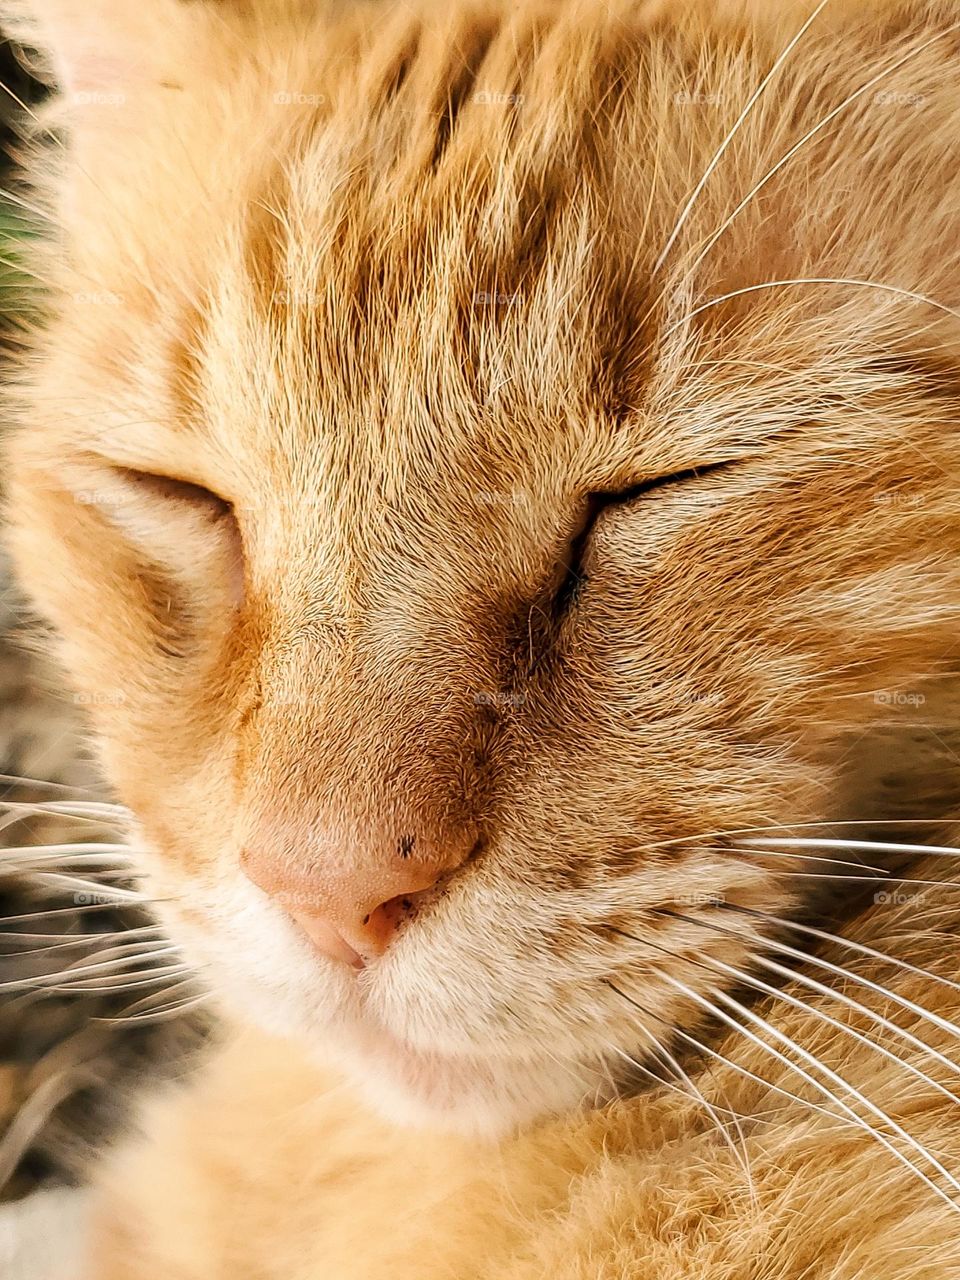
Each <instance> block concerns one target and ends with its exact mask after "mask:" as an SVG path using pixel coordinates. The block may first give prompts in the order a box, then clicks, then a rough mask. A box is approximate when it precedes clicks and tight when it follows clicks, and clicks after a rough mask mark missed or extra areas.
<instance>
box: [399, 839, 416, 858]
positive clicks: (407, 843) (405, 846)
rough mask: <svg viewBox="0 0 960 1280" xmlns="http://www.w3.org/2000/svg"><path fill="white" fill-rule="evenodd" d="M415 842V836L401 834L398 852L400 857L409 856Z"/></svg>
mask: <svg viewBox="0 0 960 1280" xmlns="http://www.w3.org/2000/svg"><path fill="white" fill-rule="evenodd" d="M416 842H417V837H416V836H401V837H400V844H399V847H398V852H399V854H400V857H401V858H409V857H410V855H411V853H413V846H414V845H415V844H416Z"/></svg>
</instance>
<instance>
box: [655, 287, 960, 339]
mask: <svg viewBox="0 0 960 1280" xmlns="http://www.w3.org/2000/svg"><path fill="white" fill-rule="evenodd" d="M802 284H823V285H828V284H832V285H843V286H845V287H846V286H849V287H851V288H857V289H877V290H879V292H881V293H890V294H893V295H895V296H896V297H899V298H906V299H907V300H908V301H910V302H919V303H922V304H923V305H924V306H928V307H933V308H934V309H935V310H937V311H942V312H943V314H944V315H948V316H950V317H951V318H952V319H954V320H960V311H955V310H954V309H953V308H952V307H948V306H946V304H945V303H942V302H938V301H937V300H936V299H935V298H929V297H927V296H926V294H923V293H915V292H914V291H913V290H912V289H902V288H900V287H899V286H898V285H893V284H885V283H883V281H880V280H857V279H847V278H845V277H843V276H796V277H794V278H793V279H785V280H763V281H761V282H760V283H759V284H748V285H744V287H743V288H741V289H731V290H730V291H729V292H728V293H722V294H720V295H719V296H718V297H716V298H710V299H708V301H706V302H701V303H700V304H699V306H696V307H694V308H693V310H692V311H688V312H687V314H686V315H685V316H681V318H680V319H679V320H675V321H674V323H673V324H671V325H669V326H668V327H667V328H666V329H665V330H664V331H663V333H662V334H661V335H660V337H661V340H665V339H667V338H669V337H670V335H671V334H672V333H674V332H676V330H677V329H679V328H680V327H681V326H682V325H686V324H689V322H690V321H691V320H693V319H694V317H695V316H698V315H701V314H702V313H703V312H704V311H709V310H710V309H711V308H712V307H718V306H720V305H721V303H724V302H729V301H730V300H731V298H742V297H745V296H746V295H747V294H748V293H758V292H760V291H761V290H764V289H782V288H785V287H788V286H792V285H802Z"/></svg>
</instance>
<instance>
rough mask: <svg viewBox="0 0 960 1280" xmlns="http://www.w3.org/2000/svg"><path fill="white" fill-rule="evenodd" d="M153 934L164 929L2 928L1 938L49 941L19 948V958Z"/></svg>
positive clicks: (141, 926)
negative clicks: (68, 931) (57, 930)
mask: <svg viewBox="0 0 960 1280" xmlns="http://www.w3.org/2000/svg"><path fill="white" fill-rule="evenodd" d="M151 934H154V935H157V936H163V930H162V929H161V928H160V926H159V925H154V924H145V925H139V926H137V927H132V928H129V929H115V930H111V931H110V932H108V933H74V934H65V933H22V932H20V931H19V930H17V929H0V938H7V939H9V940H10V941H11V942H14V943H20V942H43V941H46V942H47V945H46V946H42V947H29V948H26V949H24V950H19V949H18V950H17V952H16V958H17V959H18V960H19V959H21V958H22V957H24V956H37V955H47V954H48V953H49V952H51V951H61V950H64V949H65V948H71V947H91V946H99V945H101V944H102V943H103V942H104V941H109V940H110V939H113V938H117V939H119V938H128V937H144V938H145V937H149V936H150V935H151ZM54 939H63V941H54ZM11 954H12V953H11Z"/></svg>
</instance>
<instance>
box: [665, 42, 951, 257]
mask: <svg viewBox="0 0 960 1280" xmlns="http://www.w3.org/2000/svg"><path fill="white" fill-rule="evenodd" d="M958 29H960V22H955V23H953V24H952V25H951V26H949V27H947V28H946V30H944V31H938V32H937V33H936V35H933V36H931V37H930V39H929V40H925V41H924V42H923V44H921V45H918V46H915V47H914V48H913V49H910V50H909V52H907V53H905V54H904V55H903V56H902V57H901V58H898V59H897V60H896V62H894V63H892V64H891V65H890V66H888V67H884V68H883V70H882V71H878V72H877V74H876V75H874V76H873V77H871V79H869V80H868V81H867V82H866V84H863V85H861V86H860V88H859V89H857V90H856V91H855V92H854V93H851V94H850V95H849V97H847V98H845V99H844V100H843V102H841V103H840V105H839V106H836V107H834V108H833V110H832V111H830V112H828V114H827V115H825V116H824V117H823V119H822V120H821V121H820V122H819V124H816V125H814V127H813V128H812V129H809V130H808V131H807V132H806V133H805V134H804V135H803V137H802V138H800V139H799V141H797V142H795V143H794V144H793V146H792V147H790V149H789V150H788V151H787V152H786V153H785V154H784V155H783V156H781V158H780V159H779V160H778V161H777V163H776V164H775V165H774V166H773V168H772V169H769V170H768V171H767V172H766V173H765V174H764V176H763V177H762V178H761V179H760V181H759V182H757V183H756V184H755V185H754V186H753V187H752V188H751V190H750V191H748V192H747V194H746V195H745V196H744V198H743V199H742V200H741V201H740V203H739V204H738V205H737V207H736V208H735V209H734V210H733V212H732V213H731V214H729V215H728V216H727V218H726V220H725V221H724V222H723V223H722V224H721V225H720V226H719V227H718V228H717V230H716V231H714V233H713V234H712V235H711V237H710V238H709V240H708V241H707V243H706V244H705V245H704V247H703V248H702V249H701V250H700V252H699V254H698V255H697V257H696V258H695V259H694V260H693V262H692V263H691V264H690V266H689V267H687V269H686V270H687V274H688V275H692V274H693V272H694V271H696V269H697V267H699V266H700V264H701V262H703V260H704V258H705V257H706V256H707V254H708V253H709V252H710V250H711V249H712V248H713V246H714V245H715V244H716V243H717V241H718V240H719V239H720V237H721V236H722V235H723V233H724V232H725V231H726V230H727V228H728V227H729V226H730V224H731V223H732V222H733V221H734V219H735V218H736V217H737V216H738V215H739V214H741V213H742V212H743V210H744V209H745V208H746V207H747V205H748V204H749V203H750V201H751V200H752V199H753V198H754V197H755V196H756V195H757V194H758V192H760V191H761V190H762V189H763V188H764V187H765V186H766V184H767V183H768V182H769V181H770V180H771V179H772V178H774V177H775V176H776V175H777V174H778V173H779V172H780V170H781V169H782V168H783V167H784V165H786V164H788V163H789V162H790V160H791V159H792V158H793V157H794V156H795V155H796V154H797V152H798V151H799V150H800V149H801V147H804V146H805V145H806V144H807V143H808V142H809V141H810V140H811V138H814V137H816V135H817V134H818V133H819V132H820V130H821V129H824V128H826V126H827V125H828V124H829V123H830V122H831V120H834V119H836V117H837V116H838V115H839V114H840V113H841V112H842V111H845V110H846V109H847V107H849V106H850V105H851V104H852V103H854V102H856V101H857V99H858V98H861V97H862V96H863V95H864V94H865V93H869V91H870V90H871V89H872V88H874V86H875V85H877V84H879V83H880V81H881V80H884V79H886V77H887V76H889V75H892V74H893V72H894V71H898V70H899V69H900V67H902V66H903V65H904V63H906V62H909V61H910V60H911V58H916V57H918V56H919V55H920V54H921V53H923V52H925V51H926V50H927V49H929V48H930V46H931V45H933V44H936V42H937V41H938V40H942V39H944V37H945V36H948V35H952V34H953V32H954V31H957V30H958Z"/></svg>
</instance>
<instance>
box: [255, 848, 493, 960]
mask: <svg viewBox="0 0 960 1280" xmlns="http://www.w3.org/2000/svg"><path fill="white" fill-rule="evenodd" d="M475 843H476V837H475V835H473V834H469V835H468V834H466V833H464V834H463V836H462V837H461V836H457V837H455V838H447V839H445V840H444V841H443V844H442V847H440V845H439V844H433V843H432V842H428V841H426V840H424V839H423V838H422V837H417V836H414V835H407V834H404V835H400V836H397V837H395V838H393V839H392V840H387V839H382V840H377V839H371V838H370V837H369V836H368V837H367V838H366V839H364V840H363V841H362V842H361V841H359V840H342V841H338V842H336V843H334V842H331V845H330V848H329V851H328V854H327V855H326V856H320V857H318V858H317V859H312V858H311V859H310V860H309V861H308V860H306V859H303V858H298V857H297V856H296V853H295V852H294V851H293V850H291V848H290V846H289V845H287V846H285V847H278V846H277V844H276V842H275V838H274V840H273V841H271V840H270V839H269V838H267V839H264V838H260V839H256V840H254V841H253V842H252V843H250V844H248V845H246V847H245V848H244V849H243V851H242V852H241V855H240V865H241V867H242V869H243V871H244V872H245V873H246V875H247V876H249V878H250V879H251V880H252V881H253V883H254V884H255V885H257V886H258V888H260V889H262V890H263V891H264V892H265V893H268V894H269V895H270V896H271V897H272V898H275V899H276V900H277V902H278V903H279V904H280V905H281V906H282V907H283V908H284V909H285V910H286V912H287V913H288V915H290V916H291V917H292V918H293V919H294V920H295V921H296V923H297V924H298V925H299V926H300V928H301V929H302V930H303V932H304V933H305V934H306V935H307V937H308V938H310V940H311V941H312V942H313V944H314V946H316V947H317V949H318V950H320V951H321V952H323V954H324V955H327V956H329V957H330V958H331V959H333V960H341V961H343V962H344V963H346V964H350V965H353V966H354V967H356V968H362V967H363V965H364V964H366V963H367V962H368V961H369V960H372V959H375V958H376V957H377V956H382V955H383V954H384V952H385V951H386V950H387V948H388V947H389V945H390V943H391V941H392V939H393V938H394V936H395V934H396V932H397V930H398V929H399V928H400V926H401V925H402V924H403V923H404V922H405V921H407V920H410V919H412V917H413V916H414V915H415V913H416V910H417V907H418V905H419V902H420V900H421V899H422V897H423V895H424V893H425V891H426V890H428V889H431V888H433V886H434V885H435V884H436V883H437V881H438V880H439V879H440V877H441V876H443V875H444V874H446V873H447V872H449V871H452V870H454V869H455V868H456V867H458V866H460V865H461V863H463V862H465V861H466V860H467V858H468V857H469V855H470V853H471V851H472V849H473V848H474V846H475Z"/></svg>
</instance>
